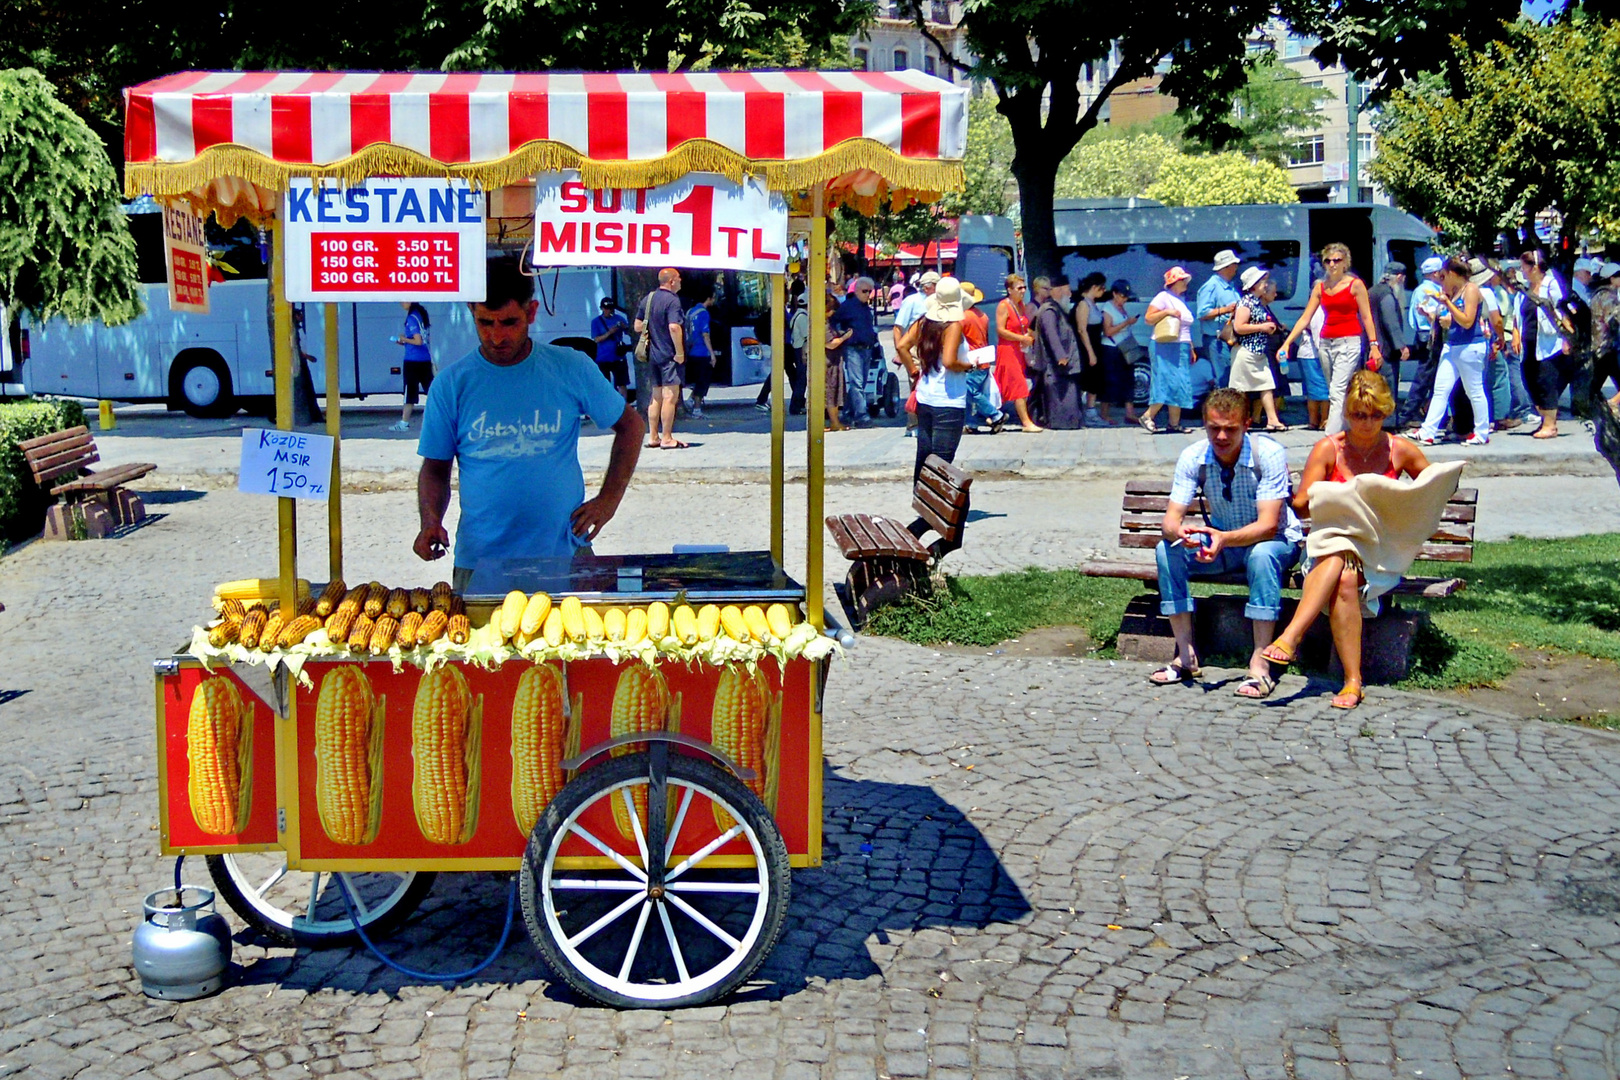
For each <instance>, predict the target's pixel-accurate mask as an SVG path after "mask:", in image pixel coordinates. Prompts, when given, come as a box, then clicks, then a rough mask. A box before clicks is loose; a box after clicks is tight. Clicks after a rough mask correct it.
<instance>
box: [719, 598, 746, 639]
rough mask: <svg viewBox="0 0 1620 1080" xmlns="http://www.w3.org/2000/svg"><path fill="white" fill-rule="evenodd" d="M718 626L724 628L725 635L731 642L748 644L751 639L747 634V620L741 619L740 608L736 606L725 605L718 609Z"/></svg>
mask: <svg viewBox="0 0 1620 1080" xmlns="http://www.w3.org/2000/svg"><path fill="white" fill-rule="evenodd" d="M720 625H721V626H723V627H725V628H726V633H727V635H729V636H730V637H731V639H732V640H733V641H740V642H742V643H743V644H744V645H746V644H748V642H749V640H750V639H751V638H752V637H753V635H752V634H750V633H749V632H748V620H747V619H744V618H743V613H742V608H740V607H738V606H737V605H736V604H727V605H726V606H725V607H723V608H721V609H720Z"/></svg>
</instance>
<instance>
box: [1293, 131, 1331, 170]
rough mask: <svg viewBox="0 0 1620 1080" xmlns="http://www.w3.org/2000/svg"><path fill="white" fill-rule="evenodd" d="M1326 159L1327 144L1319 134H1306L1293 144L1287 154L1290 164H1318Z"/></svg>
mask: <svg viewBox="0 0 1620 1080" xmlns="http://www.w3.org/2000/svg"><path fill="white" fill-rule="evenodd" d="M1326 160H1327V146H1326V143H1325V142H1324V141H1323V139H1322V136H1320V135H1306V136H1305V137H1304V138H1302V139H1300V140H1299V141H1298V142H1296V143H1295V144H1294V149H1293V151H1292V152H1291V153H1290V154H1289V155H1288V164H1290V165H1320V164H1321V163H1322V162H1324V161H1326Z"/></svg>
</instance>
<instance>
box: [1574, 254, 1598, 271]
mask: <svg viewBox="0 0 1620 1080" xmlns="http://www.w3.org/2000/svg"><path fill="white" fill-rule="evenodd" d="M1597 268H1598V261H1597V260H1596V259H1588V258H1587V257H1586V256H1584V255H1582V256H1581V257H1580V258H1579V259H1576V260H1575V272H1576V273H1580V272H1581V271H1582V270H1585V271H1586V272H1587V273H1589V274H1592V273H1596V272H1597Z"/></svg>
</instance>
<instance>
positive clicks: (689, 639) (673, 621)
mask: <svg viewBox="0 0 1620 1080" xmlns="http://www.w3.org/2000/svg"><path fill="white" fill-rule="evenodd" d="M669 628H670V632H671V633H673V634H674V635H675V637H676V639H677V640H679V641H680V643H681V644H682V645H691V644H692V643H693V642H695V641H697V639H698V625H697V612H695V611H693V610H692V609H691V608H690V607H688V606H687V605H685V604H682V605H681V606H680V607H678V608H676V609H675V613H674V614H673V615H671V616H670V620H669ZM652 630H653V628H652V618H651V616H649V617H648V619H647V636H648V637H652ZM653 640H654V641H656V640H658V639H657V638H653Z"/></svg>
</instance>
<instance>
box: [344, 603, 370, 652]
mask: <svg viewBox="0 0 1620 1080" xmlns="http://www.w3.org/2000/svg"><path fill="white" fill-rule="evenodd" d="M376 628H377V626H376V624H375V623H374V622H372V621H371V616H369V615H367V614H365V613H364V612H362V613H361V614H360V615H359V617H357V618H356V619H355V620H354V626H353V627H351V628H350V630H349V641H348V646H349V651H350V652H361V651H363V650H365V649H367V648H369V647H370V645H371V632H372V631H373V630H375V629H376Z"/></svg>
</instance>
